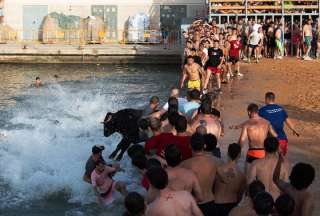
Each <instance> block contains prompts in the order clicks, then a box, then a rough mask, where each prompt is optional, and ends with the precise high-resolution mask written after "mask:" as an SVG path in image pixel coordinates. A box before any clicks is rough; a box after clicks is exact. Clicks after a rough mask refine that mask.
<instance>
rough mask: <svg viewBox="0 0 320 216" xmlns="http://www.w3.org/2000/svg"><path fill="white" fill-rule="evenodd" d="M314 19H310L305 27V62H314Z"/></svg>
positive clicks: (303, 35)
mask: <svg viewBox="0 0 320 216" xmlns="http://www.w3.org/2000/svg"><path fill="white" fill-rule="evenodd" d="M311 24H312V19H308V21H307V23H306V24H305V25H304V26H303V32H302V38H303V42H304V44H305V46H306V52H305V55H304V56H303V59H304V60H312V59H311V58H310V50H311V42H312V25H311Z"/></svg>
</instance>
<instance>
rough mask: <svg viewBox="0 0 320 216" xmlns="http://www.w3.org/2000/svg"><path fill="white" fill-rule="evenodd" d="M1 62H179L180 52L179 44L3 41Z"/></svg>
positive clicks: (0, 48)
mask: <svg viewBox="0 0 320 216" xmlns="http://www.w3.org/2000/svg"><path fill="white" fill-rule="evenodd" d="M24 46H26V47H24ZM0 63H28V64H32V63H41V64H52V63H56V64H62V63H65V64H74V63H83V64H178V63H181V55H180V51H179V48H178V47H172V48H170V49H163V47H162V45H156V46H152V45H139V44H131V45H122V44H108V45H84V46H77V45H54V46H53V45H43V44H37V45H34V44H32V45H31V44H30V45H23V44H0Z"/></svg>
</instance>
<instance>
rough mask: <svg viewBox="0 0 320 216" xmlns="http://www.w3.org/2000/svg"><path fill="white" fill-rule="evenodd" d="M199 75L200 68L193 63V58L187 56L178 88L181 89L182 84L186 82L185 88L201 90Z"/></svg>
mask: <svg viewBox="0 0 320 216" xmlns="http://www.w3.org/2000/svg"><path fill="white" fill-rule="evenodd" d="M201 74H202V68H201V67H200V66H199V65H198V64H197V63H195V62H194V59H193V56H188V58H187V64H186V65H185V66H184V68H183V71H182V77H181V80H180V88H183V86H184V82H185V81H186V80H188V83H187V88H188V89H189V90H191V89H197V90H199V91H200V90H201Z"/></svg>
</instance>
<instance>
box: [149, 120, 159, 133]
mask: <svg viewBox="0 0 320 216" xmlns="http://www.w3.org/2000/svg"><path fill="white" fill-rule="evenodd" d="M149 124H150V129H151V130H152V131H157V130H160V129H161V121H160V120H159V119H157V118H150V119H149Z"/></svg>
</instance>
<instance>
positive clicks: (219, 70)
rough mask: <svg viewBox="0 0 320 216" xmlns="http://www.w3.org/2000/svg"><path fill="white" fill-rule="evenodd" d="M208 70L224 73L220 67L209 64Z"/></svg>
mask: <svg viewBox="0 0 320 216" xmlns="http://www.w3.org/2000/svg"><path fill="white" fill-rule="evenodd" d="M208 70H210V71H211V72H212V73H214V74H221V73H222V71H221V69H219V68H218V67H212V66H209V67H208Z"/></svg>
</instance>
